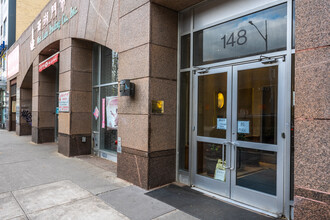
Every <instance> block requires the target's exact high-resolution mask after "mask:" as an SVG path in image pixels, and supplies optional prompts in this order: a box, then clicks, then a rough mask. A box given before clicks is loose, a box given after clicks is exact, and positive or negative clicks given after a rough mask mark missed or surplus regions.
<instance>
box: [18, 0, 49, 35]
mask: <svg viewBox="0 0 330 220" xmlns="http://www.w3.org/2000/svg"><path fill="white" fill-rule="evenodd" d="M48 2H49V0H33V1H27V0H16V40H17V39H18V38H19V37H20V36H21V35H22V33H23V32H24V31H25V30H26V28H27V27H29V25H30V24H31V22H32V21H33V20H34V19H35V18H36V16H37V15H38V14H39V13H40V11H41V10H42V9H43V8H44V7H45V5H46V4H47V3H48Z"/></svg>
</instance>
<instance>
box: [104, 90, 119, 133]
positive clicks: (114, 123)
mask: <svg viewBox="0 0 330 220" xmlns="http://www.w3.org/2000/svg"><path fill="white" fill-rule="evenodd" d="M106 104H107V107H106V109H107V110H106V111H107V129H108V130H117V128H118V97H117V96H107V97H106Z"/></svg>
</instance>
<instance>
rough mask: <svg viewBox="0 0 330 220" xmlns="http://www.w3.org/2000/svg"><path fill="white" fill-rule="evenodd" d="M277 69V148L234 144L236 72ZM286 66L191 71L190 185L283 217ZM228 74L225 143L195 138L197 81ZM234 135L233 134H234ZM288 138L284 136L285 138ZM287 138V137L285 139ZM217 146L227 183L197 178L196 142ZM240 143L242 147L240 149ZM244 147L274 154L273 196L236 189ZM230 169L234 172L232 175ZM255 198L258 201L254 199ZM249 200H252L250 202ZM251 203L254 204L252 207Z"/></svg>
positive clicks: (235, 135) (262, 65)
mask: <svg viewBox="0 0 330 220" xmlns="http://www.w3.org/2000/svg"><path fill="white" fill-rule="evenodd" d="M271 66H278V91H277V92H278V100H277V144H276V145H269V144H267V148H265V147H264V146H265V145H266V144H260V143H252V142H242V141H236V139H237V134H236V131H237V80H238V77H237V74H238V71H239V70H245V69H257V68H264V67H271ZM285 68H286V66H285V62H284V58H283V61H282V59H277V62H276V63H273V64H262V63H261V62H260V61H259V62H252V63H248V64H237V65H235V64H232V65H229V66H226V67H219V68H214V69H210V70H208V71H207V73H205V70H204V71H198V70H195V71H193V72H194V74H193V76H192V78H193V80H192V82H191V83H192V91H193V93H192V103H193V104H192V106H193V107H192V115H191V117H192V131H191V134H192V136H191V139H192V145H191V150H192V154H191V158H190V161H191V163H190V164H191V165H190V168H191V169H190V176H191V184H192V185H193V186H195V187H197V188H201V189H203V190H206V191H211V192H212V193H216V194H218V195H220V196H224V197H227V198H229V199H231V200H235V201H238V202H242V203H245V204H247V205H251V206H254V207H256V208H258V209H262V210H265V211H268V212H272V213H275V214H276V215H278V216H280V215H281V214H282V213H283V207H284V174H285V173H284V168H285V160H284V158H285V157H284V155H283V154H284V148H285V140H284V139H283V138H282V137H281V134H282V133H285V135H286V131H285V100H286V98H285V95H286V83H285V81H286V77H287V76H286V75H285V72H286V71H285ZM224 72H227V100H228V101H227V116H226V117H227V132H226V139H220V138H211V137H201V136H198V135H197V127H198V77H199V76H205V75H213V74H218V73H220V74H221V73H224ZM234 131H235V132H234ZM286 136H287V135H286ZM287 137H289V136H287ZM199 141H200V142H207V143H216V144H224V145H226V162H227V165H228V164H230V168H229V169H226V182H225V183H222V182H221V181H217V180H214V179H211V178H208V177H204V176H201V175H198V174H197V143H198V142H199ZM242 143H243V144H244V145H245V146H244V145H243V146H242ZM237 146H238V147H245V148H251V149H261V150H268V151H274V152H277V173H276V192H277V193H276V196H272V195H269V194H266V193H262V192H258V191H255V190H251V189H248V188H244V187H240V186H235V182H236V178H235V177H236V166H235V163H236V158H235V155H236V147H237ZM232 169H233V171H231V170H232ZM226 187H227V188H226ZM256 196H258V199H255V198H256ZM251 198H253V199H252V200H251ZM251 201H253V202H252V203H251Z"/></svg>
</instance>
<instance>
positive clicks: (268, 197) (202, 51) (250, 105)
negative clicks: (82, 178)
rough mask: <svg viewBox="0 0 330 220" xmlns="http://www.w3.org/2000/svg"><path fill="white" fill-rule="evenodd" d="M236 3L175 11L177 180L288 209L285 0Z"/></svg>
mask: <svg viewBox="0 0 330 220" xmlns="http://www.w3.org/2000/svg"><path fill="white" fill-rule="evenodd" d="M237 2H238V1H237ZM237 2H234V1H233V2H232V3H228V4H227V3H222V2H220V1H218V2H216V1H214V2H213V1H212V2H205V3H203V4H201V5H199V6H196V7H192V8H191V9H189V10H185V11H183V12H182V13H180V18H179V26H180V28H179V33H180V37H179V39H180V44H179V46H180V53H179V56H180V62H179V65H180V70H179V73H178V78H179V79H180V81H179V82H180V83H179V89H178V91H179V92H180V94H179V95H178V98H179V102H178V103H179V109H178V112H179V114H178V128H179V131H178V139H179V141H178V146H177V152H178V164H179V165H178V176H177V179H178V181H180V182H183V183H188V184H190V185H193V186H195V187H197V188H199V189H201V190H205V191H208V192H212V193H215V194H218V195H221V196H223V197H226V198H227V199H229V200H232V201H235V202H239V203H242V204H245V205H249V206H251V207H255V208H258V209H260V210H263V211H267V212H269V213H276V214H278V213H282V214H283V213H285V215H288V213H287V210H288V209H287V207H289V204H290V198H289V195H286V194H285V193H284V191H285V190H286V189H287V188H290V187H289V185H290V174H289V173H286V174H284V173H283V170H284V169H287V168H289V166H290V162H288V161H286V160H285V158H287V155H290V146H288V144H287V141H286V138H285V137H289V136H290V131H289V130H283V128H284V127H285V125H286V124H288V122H289V123H290V120H291V118H290V117H288V115H290V114H288V112H289V109H290V108H291V106H288V105H287V103H289V102H288V100H289V98H290V94H291V88H290V85H289V83H287V82H289V81H290V80H291V73H290V71H289V69H290V67H291V62H287V58H286V57H287V56H289V55H290V57H291V54H292V53H294V51H291V48H292V46H294V38H293V39H292V41H291V37H292V36H294V9H293V10H291V5H290V4H291V3H292V1H287V2H281V3H276V2H275V1H267V3H266V2H265V3H262V2H260V1H255V0H252V1H251V2H250V5H249V6H248V8H249V9H248V10H247V11H246V13H244V10H243V9H242V7H241V6H239V5H238V4H237ZM242 4H243V5H244V4H247V3H243V1H242ZM253 5H255V8H253ZM229 6H230V7H229ZM222 7H223V8H222ZM226 8H230V10H231V12H232V13H229V14H230V15H229V14H227V15H226V13H227V12H225V9H226ZM293 8H294V1H293ZM217 10H218V12H219V13H216V11H217ZM220 12H223V13H220ZM235 13H237V16H236V17H235V16H234V15H235ZM226 16H227V17H226ZM291 24H293V30H292V31H290V27H289V26H291ZM292 32H293V34H292ZM191 53H192V54H191ZM289 61H291V59H289ZM292 131H293V128H292ZM291 151H292V150H291ZM292 172H293V170H291V173H292ZM283 176H285V177H283ZM284 189H285V190H284ZM251 198H253V199H251ZM283 207H285V208H283Z"/></svg>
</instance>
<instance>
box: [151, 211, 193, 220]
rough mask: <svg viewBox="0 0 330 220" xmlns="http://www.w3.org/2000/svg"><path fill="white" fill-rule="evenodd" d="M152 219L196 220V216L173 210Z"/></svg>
mask: <svg viewBox="0 0 330 220" xmlns="http://www.w3.org/2000/svg"><path fill="white" fill-rule="evenodd" d="M154 220H198V218H195V217H193V216H191V215H188V214H187V213H184V212H182V211H179V210H175V211H173V212H170V213H167V214H165V215H162V216H160V217H158V218H154Z"/></svg>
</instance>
